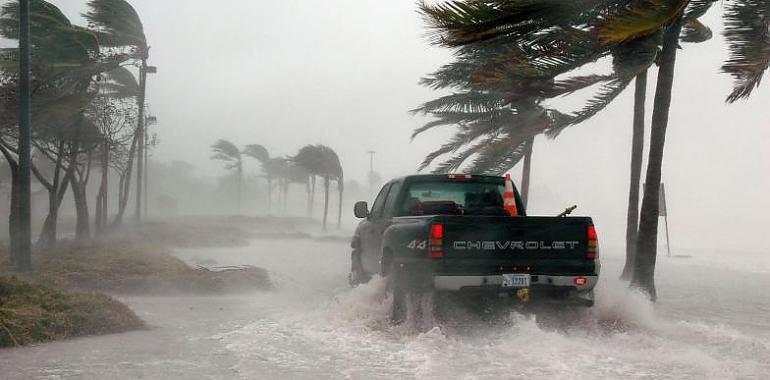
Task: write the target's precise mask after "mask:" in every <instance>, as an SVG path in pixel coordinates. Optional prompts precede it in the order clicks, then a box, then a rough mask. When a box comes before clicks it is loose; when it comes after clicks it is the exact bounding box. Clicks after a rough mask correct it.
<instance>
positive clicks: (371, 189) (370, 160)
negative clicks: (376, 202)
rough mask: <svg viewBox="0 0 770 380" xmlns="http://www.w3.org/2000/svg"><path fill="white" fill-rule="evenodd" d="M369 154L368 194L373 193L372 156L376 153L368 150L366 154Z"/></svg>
mask: <svg viewBox="0 0 770 380" xmlns="http://www.w3.org/2000/svg"><path fill="white" fill-rule="evenodd" d="M366 153H367V154H369V193H373V192H374V155H375V154H377V152H375V151H373V150H370V151H368V152H366Z"/></svg>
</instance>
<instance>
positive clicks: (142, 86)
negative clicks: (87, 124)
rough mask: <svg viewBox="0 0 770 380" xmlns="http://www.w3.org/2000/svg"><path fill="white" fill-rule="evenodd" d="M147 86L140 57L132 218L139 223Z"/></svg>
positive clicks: (144, 66) (143, 61) (145, 68)
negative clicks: (134, 203)
mask: <svg viewBox="0 0 770 380" xmlns="http://www.w3.org/2000/svg"><path fill="white" fill-rule="evenodd" d="M146 88H147V60H146V59H142V67H141V68H140V70H139V96H138V97H137V102H138V107H139V112H138V114H137V125H136V133H135V136H134V137H135V138H136V141H137V147H138V148H137V154H136V209H135V210H134V220H135V221H136V222H137V223H139V222H141V221H142V190H143V188H142V176H143V175H144V148H145V147H144V127H145V120H144V99H145V90H146Z"/></svg>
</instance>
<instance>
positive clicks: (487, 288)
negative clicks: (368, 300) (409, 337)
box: [350, 175, 600, 322]
mask: <svg viewBox="0 0 770 380" xmlns="http://www.w3.org/2000/svg"><path fill="white" fill-rule="evenodd" d="M504 191H505V179H504V178H503V177H494V176H476V175H414V176H407V177H403V178H397V179H394V180H392V181H390V182H388V183H387V184H385V186H383V188H382V190H380V192H379V195H377V198H376V199H375V201H374V204H373V205H372V208H371V210H369V208H368V205H367V203H366V202H358V203H356V205H355V209H354V212H355V215H356V217H358V218H361V219H363V220H362V221H361V223H360V224H359V225H358V228H357V229H356V232H355V234H354V236H353V239H352V243H351V246H352V248H353V251H352V255H351V272H350V283H351V285H353V286H355V285H357V284H360V283H363V282H367V281H368V280H369V279H370V278H371V276H372V275H374V274H379V275H381V276H384V277H386V278H387V279H388V283H389V289H391V290H392V292H393V300H394V302H393V310H392V312H391V318H392V320H393V321H394V322H398V321H401V320H403V318H404V316H405V313H406V310H405V309H406V308H407V306H406V303H405V302H406V301H405V300H406V298H407V296H408V295H409V293H414V292H421V293H424V292H453V293H458V294H460V293H462V294H467V295H471V296H474V295H475V296H490V295H492V296H495V297H506V296H507V297H509V298H511V299H513V300H514V301H515V302H537V301H547V302H557V303H561V304H573V305H582V306H592V305H593V288H594V286H595V285H596V283H597V281H598V276H599V270H600V263H599V259H598V242H597V236H596V230H595V228H594V225H593V221H592V220H591V218H589V217H558V216H527V214H526V210H524V206H523V204H522V202H521V199H520V197H519V194H518V192H515V191H514V193H515V201H516V208H517V210H518V215H517V216H511V215H510V214H509V212H508V211H506V210H505V209H504V206H503V193H504Z"/></svg>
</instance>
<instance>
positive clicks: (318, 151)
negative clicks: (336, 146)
mask: <svg viewBox="0 0 770 380" xmlns="http://www.w3.org/2000/svg"><path fill="white" fill-rule="evenodd" d="M293 160H294V162H296V163H297V165H299V166H301V167H303V168H305V170H307V173H309V174H310V175H311V176H319V177H321V178H322V179H323V181H324V216H323V229H324V230H326V222H327V217H328V213H329V188H330V186H331V181H337V185H338V190H339V195H340V211H339V215H338V218H337V219H338V221H337V223H338V224H341V222H342V208H341V207H342V193H343V190H344V185H343V184H342V183H343V172H342V165H341V164H340V160H339V157H338V156H337V153H336V152H335V151H334V150H333V149H332V148H329V147H328V146H325V145H320V144H319V145H306V146H304V147H302V149H300V150H299V152H298V153H297V155H296V156H294V158H293Z"/></svg>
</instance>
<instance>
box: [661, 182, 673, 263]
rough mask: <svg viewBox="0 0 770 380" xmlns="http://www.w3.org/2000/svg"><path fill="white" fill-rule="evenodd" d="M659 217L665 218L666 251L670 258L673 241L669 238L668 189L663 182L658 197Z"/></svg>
mask: <svg viewBox="0 0 770 380" xmlns="http://www.w3.org/2000/svg"><path fill="white" fill-rule="evenodd" d="M658 202H659V203H658V216H662V217H663V222H664V223H665V225H666V251H667V252H668V257H671V241H670V240H669V238H668V209H667V208H666V187H665V186H664V185H663V182H661V183H660V196H659V197H658Z"/></svg>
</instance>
